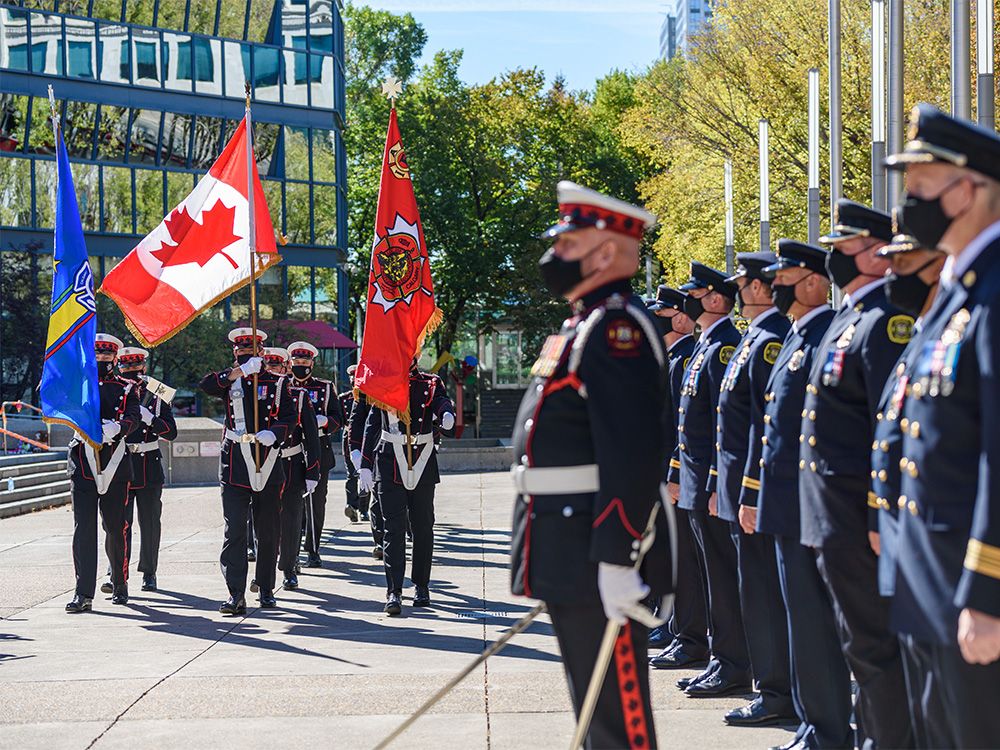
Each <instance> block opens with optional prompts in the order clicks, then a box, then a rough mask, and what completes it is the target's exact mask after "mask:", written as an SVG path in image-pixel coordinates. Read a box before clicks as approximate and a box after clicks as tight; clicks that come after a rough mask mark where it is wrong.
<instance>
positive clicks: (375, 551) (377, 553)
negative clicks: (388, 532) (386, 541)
mask: <svg viewBox="0 0 1000 750" xmlns="http://www.w3.org/2000/svg"><path fill="white" fill-rule="evenodd" d="M372 557H374V558H375V559H376V560H381V559H382V548H381V547H377V546H376V547H372Z"/></svg>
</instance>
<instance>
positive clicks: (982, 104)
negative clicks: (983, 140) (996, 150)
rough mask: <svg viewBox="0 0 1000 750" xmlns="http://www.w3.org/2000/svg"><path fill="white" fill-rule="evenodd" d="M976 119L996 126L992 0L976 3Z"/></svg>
mask: <svg viewBox="0 0 1000 750" xmlns="http://www.w3.org/2000/svg"><path fill="white" fill-rule="evenodd" d="M976 68H977V70H978V73H979V75H978V77H977V79H976V119H977V120H978V121H979V124H980V125H982V126H983V127H984V128H989V129H990V130H993V129H995V128H996V124H995V120H994V117H995V115H994V107H995V106H996V105H995V103H994V91H993V0H978V2H977V3H976Z"/></svg>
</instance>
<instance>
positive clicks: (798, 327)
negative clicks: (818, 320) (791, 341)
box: [792, 305, 830, 333]
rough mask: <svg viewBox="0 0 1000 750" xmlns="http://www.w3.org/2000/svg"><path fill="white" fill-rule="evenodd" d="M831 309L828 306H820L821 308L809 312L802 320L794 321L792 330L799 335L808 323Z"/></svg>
mask: <svg viewBox="0 0 1000 750" xmlns="http://www.w3.org/2000/svg"><path fill="white" fill-rule="evenodd" d="M829 309H830V308H829V307H827V306H826V305H820V306H819V307H814V308H813V309H812V310H810V311H809V312H807V313H806V314H805V315H803V316H802V317H801V318H797V319H796V320H793V321H792V330H793V331H795V332H796V333H798V332H799V331H801V330H802V328H803V327H804V326H805V324H806V323H808V322H809V321H810V320H812V319H813V318H815V317H816V316H817V315H819V314H820V313H821V312H823V311H824V310H829Z"/></svg>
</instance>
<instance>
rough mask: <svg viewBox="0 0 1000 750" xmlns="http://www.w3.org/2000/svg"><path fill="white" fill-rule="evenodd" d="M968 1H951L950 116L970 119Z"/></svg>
mask: <svg viewBox="0 0 1000 750" xmlns="http://www.w3.org/2000/svg"><path fill="white" fill-rule="evenodd" d="M969 21H970V18H969V0H951V114H952V115H953V116H954V117H960V118H962V119H963V120H968V119H971V117H972V103H971V101H970V99H971V96H970V87H971V83H972V82H971V80H970V75H971V74H970V72H969V63H970V53H969V45H970V39H969V31H970V29H969Z"/></svg>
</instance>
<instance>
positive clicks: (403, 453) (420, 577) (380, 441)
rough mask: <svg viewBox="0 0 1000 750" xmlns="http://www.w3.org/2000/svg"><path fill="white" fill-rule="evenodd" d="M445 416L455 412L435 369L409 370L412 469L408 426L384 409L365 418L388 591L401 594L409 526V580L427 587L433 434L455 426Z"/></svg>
mask: <svg viewBox="0 0 1000 750" xmlns="http://www.w3.org/2000/svg"><path fill="white" fill-rule="evenodd" d="M445 414H452V415H454V414H455V405H454V404H453V403H452V401H451V399H450V398H448V393H447V391H446V390H445V387H444V381H442V380H441V378H440V377H438V376H437V375H434V374H432V373H427V372H420V371H419V370H417V369H416V368H413V369H411V370H410V438H409V442H410V446H409V449H412V460H413V468H412V470H410V469H409V466H408V454H409V452H410V451H409V450H408V446H407V444H406V443H407V436H406V426H405V425H404V424H403V423H402V422H400V421H399V420H398V419H396V418H395V417H393V416H391V415H389V414H388V413H387V412H385V411H383V410H382V409H378V408H374V407H373V408H372V409H371V410H370V411H369V412H368V417H367V419H366V421H365V433H364V440H363V442H362V448H361V468H362V469H368V470H370V471H372V473H373V476H374V478H375V482H376V490H375V493H376V494H377V495H378V499H379V503H380V506H381V513H382V518H383V521H384V524H385V532H384V538H383V543H384V557H383V559H384V561H385V581H386V591H387V592H388V593H393V592H395V593H396V594H400V593H401V592H402V590H403V580H404V578H405V575H406V528H407V520H409V524H410V529H411V531H412V534H413V549H412V552H411V567H410V580H411V581H413V585H414V586H416V587H417V588H426V587H427V586H428V584H429V583H430V578H431V559H432V557H433V555H434V491H435V488H436V486H437V485H438V483H439V482H440V481H441V476H440V474H439V473H438V464H437V450H436V448H435V446H434V435H435V432H436V431H441V432H443V433H444V434H446V435H448V436H449V437H451V436H452V435H454V434H455V427H454V424H453V425H452V427H451V428H450V429H448V430H444V429H443V428H442V427H441V426H440V424H441V419H442V418H443V417H444V415H445Z"/></svg>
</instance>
